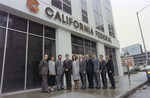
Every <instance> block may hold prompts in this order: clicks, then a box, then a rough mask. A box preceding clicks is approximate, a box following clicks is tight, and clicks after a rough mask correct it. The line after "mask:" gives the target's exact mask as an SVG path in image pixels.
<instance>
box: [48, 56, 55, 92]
mask: <svg viewBox="0 0 150 98" xmlns="http://www.w3.org/2000/svg"><path fill="white" fill-rule="evenodd" d="M48 67H49V81H48V84H49V86H51V91H54V89H53V86H54V85H55V81H56V73H55V62H54V56H53V55H52V56H51V60H50V61H49V62H48Z"/></svg>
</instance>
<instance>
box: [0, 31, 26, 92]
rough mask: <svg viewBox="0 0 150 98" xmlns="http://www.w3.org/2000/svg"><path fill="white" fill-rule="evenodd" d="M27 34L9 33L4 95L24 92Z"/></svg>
mask: <svg viewBox="0 0 150 98" xmlns="http://www.w3.org/2000/svg"><path fill="white" fill-rule="evenodd" d="M25 57H26V34H24V33H18V32H16V31H10V30H9V31H8V37H7V48H6V58H5V69H4V78H3V89H2V93H7V92H11V91H19V90H24V82H25V81H24V80H25Z"/></svg>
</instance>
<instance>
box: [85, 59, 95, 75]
mask: <svg viewBox="0 0 150 98" xmlns="http://www.w3.org/2000/svg"><path fill="white" fill-rule="evenodd" d="M93 67H94V63H93V60H92V59H90V58H89V59H88V61H87V59H86V73H93Z"/></svg>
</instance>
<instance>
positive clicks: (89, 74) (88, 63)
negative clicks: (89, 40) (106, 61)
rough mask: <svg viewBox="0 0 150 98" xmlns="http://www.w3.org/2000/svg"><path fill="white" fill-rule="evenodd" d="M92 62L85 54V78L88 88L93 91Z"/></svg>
mask: <svg viewBox="0 0 150 98" xmlns="http://www.w3.org/2000/svg"><path fill="white" fill-rule="evenodd" d="M93 66H94V64H93V60H92V59H90V58H89V55H88V54H86V73H87V78H88V82H89V87H88V88H91V89H93V88H94V83H93Z"/></svg>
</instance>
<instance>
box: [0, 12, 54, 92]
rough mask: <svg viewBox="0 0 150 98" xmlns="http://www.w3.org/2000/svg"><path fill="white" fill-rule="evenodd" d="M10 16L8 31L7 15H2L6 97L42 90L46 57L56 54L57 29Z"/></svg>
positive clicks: (0, 33)
mask: <svg viewBox="0 0 150 98" xmlns="http://www.w3.org/2000/svg"><path fill="white" fill-rule="evenodd" d="M8 16H9V22H8V27H6V24H7V13H5V12H2V11H0V54H1V55H0V82H1V75H2V72H3V73H4V76H3V78H2V79H3V85H2V93H9V92H14V91H21V90H26V89H33V88H40V87H41V76H40V75H39V63H40V61H41V60H42V59H43V54H44V53H46V54H48V55H49V57H50V56H51V55H54V56H55V54H56V50H55V29H53V28H50V27H48V26H44V25H42V24H39V23H36V22H32V21H30V20H27V19H23V18H21V17H18V16H15V15H11V14H8ZM1 19H2V20H1ZM28 22H29V24H27V23H28ZM27 27H29V28H27ZM6 29H7V30H8V32H6ZM27 29H28V30H27ZM43 29H44V30H43ZM6 33H8V34H7V36H5V35H6ZM5 38H7V39H6V40H7V43H5ZM27 38H28V39H27ZM5 44H6V53H5V54H4V46H5ZM43 44H44V45H43ZM3 57H5V58H3ZM26 58H27V59H26ZM3 60H5V62H3ZM3 64H5V65H4V70H2V66H3ZM26 68H27V71H25V70H26ZM25 80H26V82H25ZM25 83H26V84H25ZM0 86H1V85H0ZM25 86H26V87H25Z"/></svg>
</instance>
